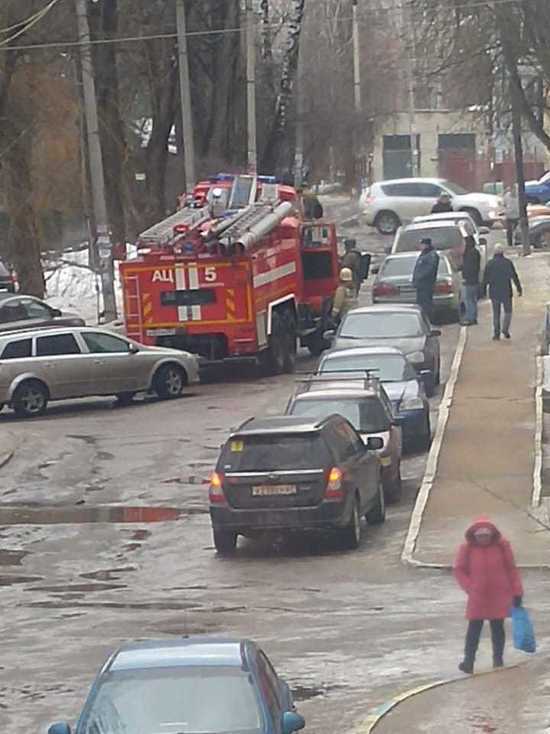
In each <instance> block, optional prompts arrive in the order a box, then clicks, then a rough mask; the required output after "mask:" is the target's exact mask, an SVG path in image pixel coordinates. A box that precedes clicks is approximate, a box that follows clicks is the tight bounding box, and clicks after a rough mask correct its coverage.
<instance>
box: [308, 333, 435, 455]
mask: <svg viewBox="0 0 550 734" xmlns="http://www.w3.org/2000/svg"><path fill="white" fill-rule="evenodd" d="M365 370H368V371H372V373H373V376H374V377H376V378H378V379H379V380H380V382H381V383H382V384H383V385H384V389H385V391H386V393H387V395H388V397H389V398H390V400H391V403H392V408H393V413H394V415H395V416H396V417H398V418H399V422H400V424H401V429H402V432H403V448H404V450H407V451H408V450H419V451H426V450H427V449H428V448H429V447H430V443H431V426H430V404H429V402H428V398H427V397H426V390H425V388H424V379H429V378H430V375H429V374H428V373H427V372H423V373H421V374H420V375H419V374H418V373H417V372H416V370H415V369H414V367H413V366H412V364H411V363H410V362H409V360H408V359H407V358H406V357H405V355H404V354H403V352H401V351H400V350H399V349H397V348H395V347H356V348H353V349H341V350H339V351H338V350H337V351H329V352H326V353H325V354H324V356H323V357H322V358H321V361H320V362H319V367H318V371H319V372H320V373H327V372H342V371H344V372H349V373H350V378H352V376H353V378H354V380H357V374H358V373H359V372H361V371H365ZM354 371H355V374H353V373H354Z"/></svg>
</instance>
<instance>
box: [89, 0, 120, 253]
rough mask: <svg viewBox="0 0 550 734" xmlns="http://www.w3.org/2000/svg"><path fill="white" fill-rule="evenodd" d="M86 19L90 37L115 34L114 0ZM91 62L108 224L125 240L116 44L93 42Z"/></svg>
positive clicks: (116, 24)
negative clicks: (93, 70)
mask: <svg viewBox="0 0 550 734" xmlns="http://www.w3.org/2000/svg"><path fill="white" fill-rule="evenodd" d="M92 7H93V6H92ZM90 20H91V25H92V37H93V38H102V39H103V38H105V39H112V38H115V37H116V36H117V34H118V0H104V2H103V4H102V6H101V8H98V11H97V12H91V13H90ZM94 65H95V73H96V81H97V96H98V106H99V115H100V117H99V130H100V135H101V148H102V153H103V168H104V171H105V189H106V194H107V209H108V212H109V224H110V226H111V230H112V233H113V242H114V243H118V242H126V216H125V197H124V190H125V186H124V175H125V170H124V169H125V165H124V162H125V160H126V156H127V148H126V141H125V135H124V127H123V124H122V119H121V115H120V92H119V79H118V68H117V45H116V44H115V43H105V44H98V45H96V46H94Z"/></svg>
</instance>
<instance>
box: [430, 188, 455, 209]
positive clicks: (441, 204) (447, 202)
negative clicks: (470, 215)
mask: <svg viewBox="0 0 550 734" xmlns="http://www.w3.org/2000/svg"><path fill="white" fill-rule="evenodd" d="M452 211H453V205H452V204H451V197H450V196H449V194H446V193H445V192H443V193H442V194H440V195H439V199H438V200H437V201H436V202H435V204H434V205H433V206H432V214H441V213H443V212H452Z"/></svg>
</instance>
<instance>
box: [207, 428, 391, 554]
mask: <svg viewBox="0 0 550 734" xmlns="http://www.w3.org/2000/svg"><path fill="white" fill-rule="evenodd" d="M381 447H382V440H381V439H380V438H371V439H369V441H368V442H367V444H366V445H365V444H364V443H363V441H362V440H361V437H360V436H359V434H358V433H357V431H356V430H355V428H353V426H352V425H351V423H350V422H349V421H347V420H346V419H345V418H343V417H342V416H339V415H331V416H328V417H326V418H322V419H317V418H299V417H294V416H278V417H272V418H252V419H251V420H249V421H247V422H246V423H243V425H242V426H240V428H238V429H237V430H236V431H234V432H233V433H232V434H231V436H230V437H229V439H228V441H227V442H226V443H225V445H224V446H223V448H222V451H221V454H220V457H219V459H218V462H217V465H216V470H215V472H214V474H213V475H212V479H211V483H210V492H209V498H210V517H211V520H212V531H213V535H214V544H215V546H216V550H217V551H218V553H220V554H222V555H227V554H231V553H233V552H234V551H235V547H236V544H237V538H238V536H239V535H247V536H250V537H255V536H257V535H260V534H262V533H265V532H266V531H278V532H281V531H286V532H291V531H294V532H300V533H303V532H305V531H308V530H325V531H327V530H330V531H333V532H336V533H338V534H339V535H340V537H341V539H342V542H343V543H344V544H345V546H346V547H348V548H357V547H358V545H359V542H360V538H361V524H360V518H361V516H362V515H365V516H366V518H367V521H368V522H370V523H373V524H376V523H382V522H384V520H385V517H386V510H385V500H384V489H383V486H382V481H381V475H380V462H379V460H378V456H377V455H376V451H377V450H378V449H380V448H381Z"/></svg>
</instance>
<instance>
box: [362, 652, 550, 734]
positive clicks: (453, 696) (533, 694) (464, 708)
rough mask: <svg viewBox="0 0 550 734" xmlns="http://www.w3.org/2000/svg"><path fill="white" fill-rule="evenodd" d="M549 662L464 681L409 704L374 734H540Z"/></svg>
mask: <svg viewBox="0 0 550 734" xmlns="http://www.w3.org/2000/svg"><path fill="white" fill-rule="evenodd" d="M547 666H548V660H545V659H539V660H538V661H537V662H536V663H533V664H530V663H528V664H526V665H520V666H519V667H517V668H509V669H503V670H502V671H498V672H495V673H489V674H485V675H475V676H473V677H465V678H463V679H462V680H457V681H455V682H452V683H448V684H446V685H443V686H441V687H438V688H433V689H432V690H429V691H426V692H424V693H420V694H419V695H417V696H412V697H411V698H407V699H406V700H404V701H403V702H402V703H400V704H398V705H397V706H396V708H394V709H393V710H392V711H390V712H389V713H388V714H386V715H385V716H384V717H383V718H382V719H381V720H380V721H379V722H378V723H377V724H376V725H375V726H374V729H373V730H372V731H373V734H390V733H391V734H397V732H407V734H439V733H440V732H441V731H448V732H452V734H478V732H498V734H518V733H519V732H522V733H525V734H542V732H547V731H548V729H547V726H548V716H547V710H548V703H549V701H548V687H547V686H546V683H545V681H546V677H545V675H544V674H545V671H546V670H547Z"/></svg>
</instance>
